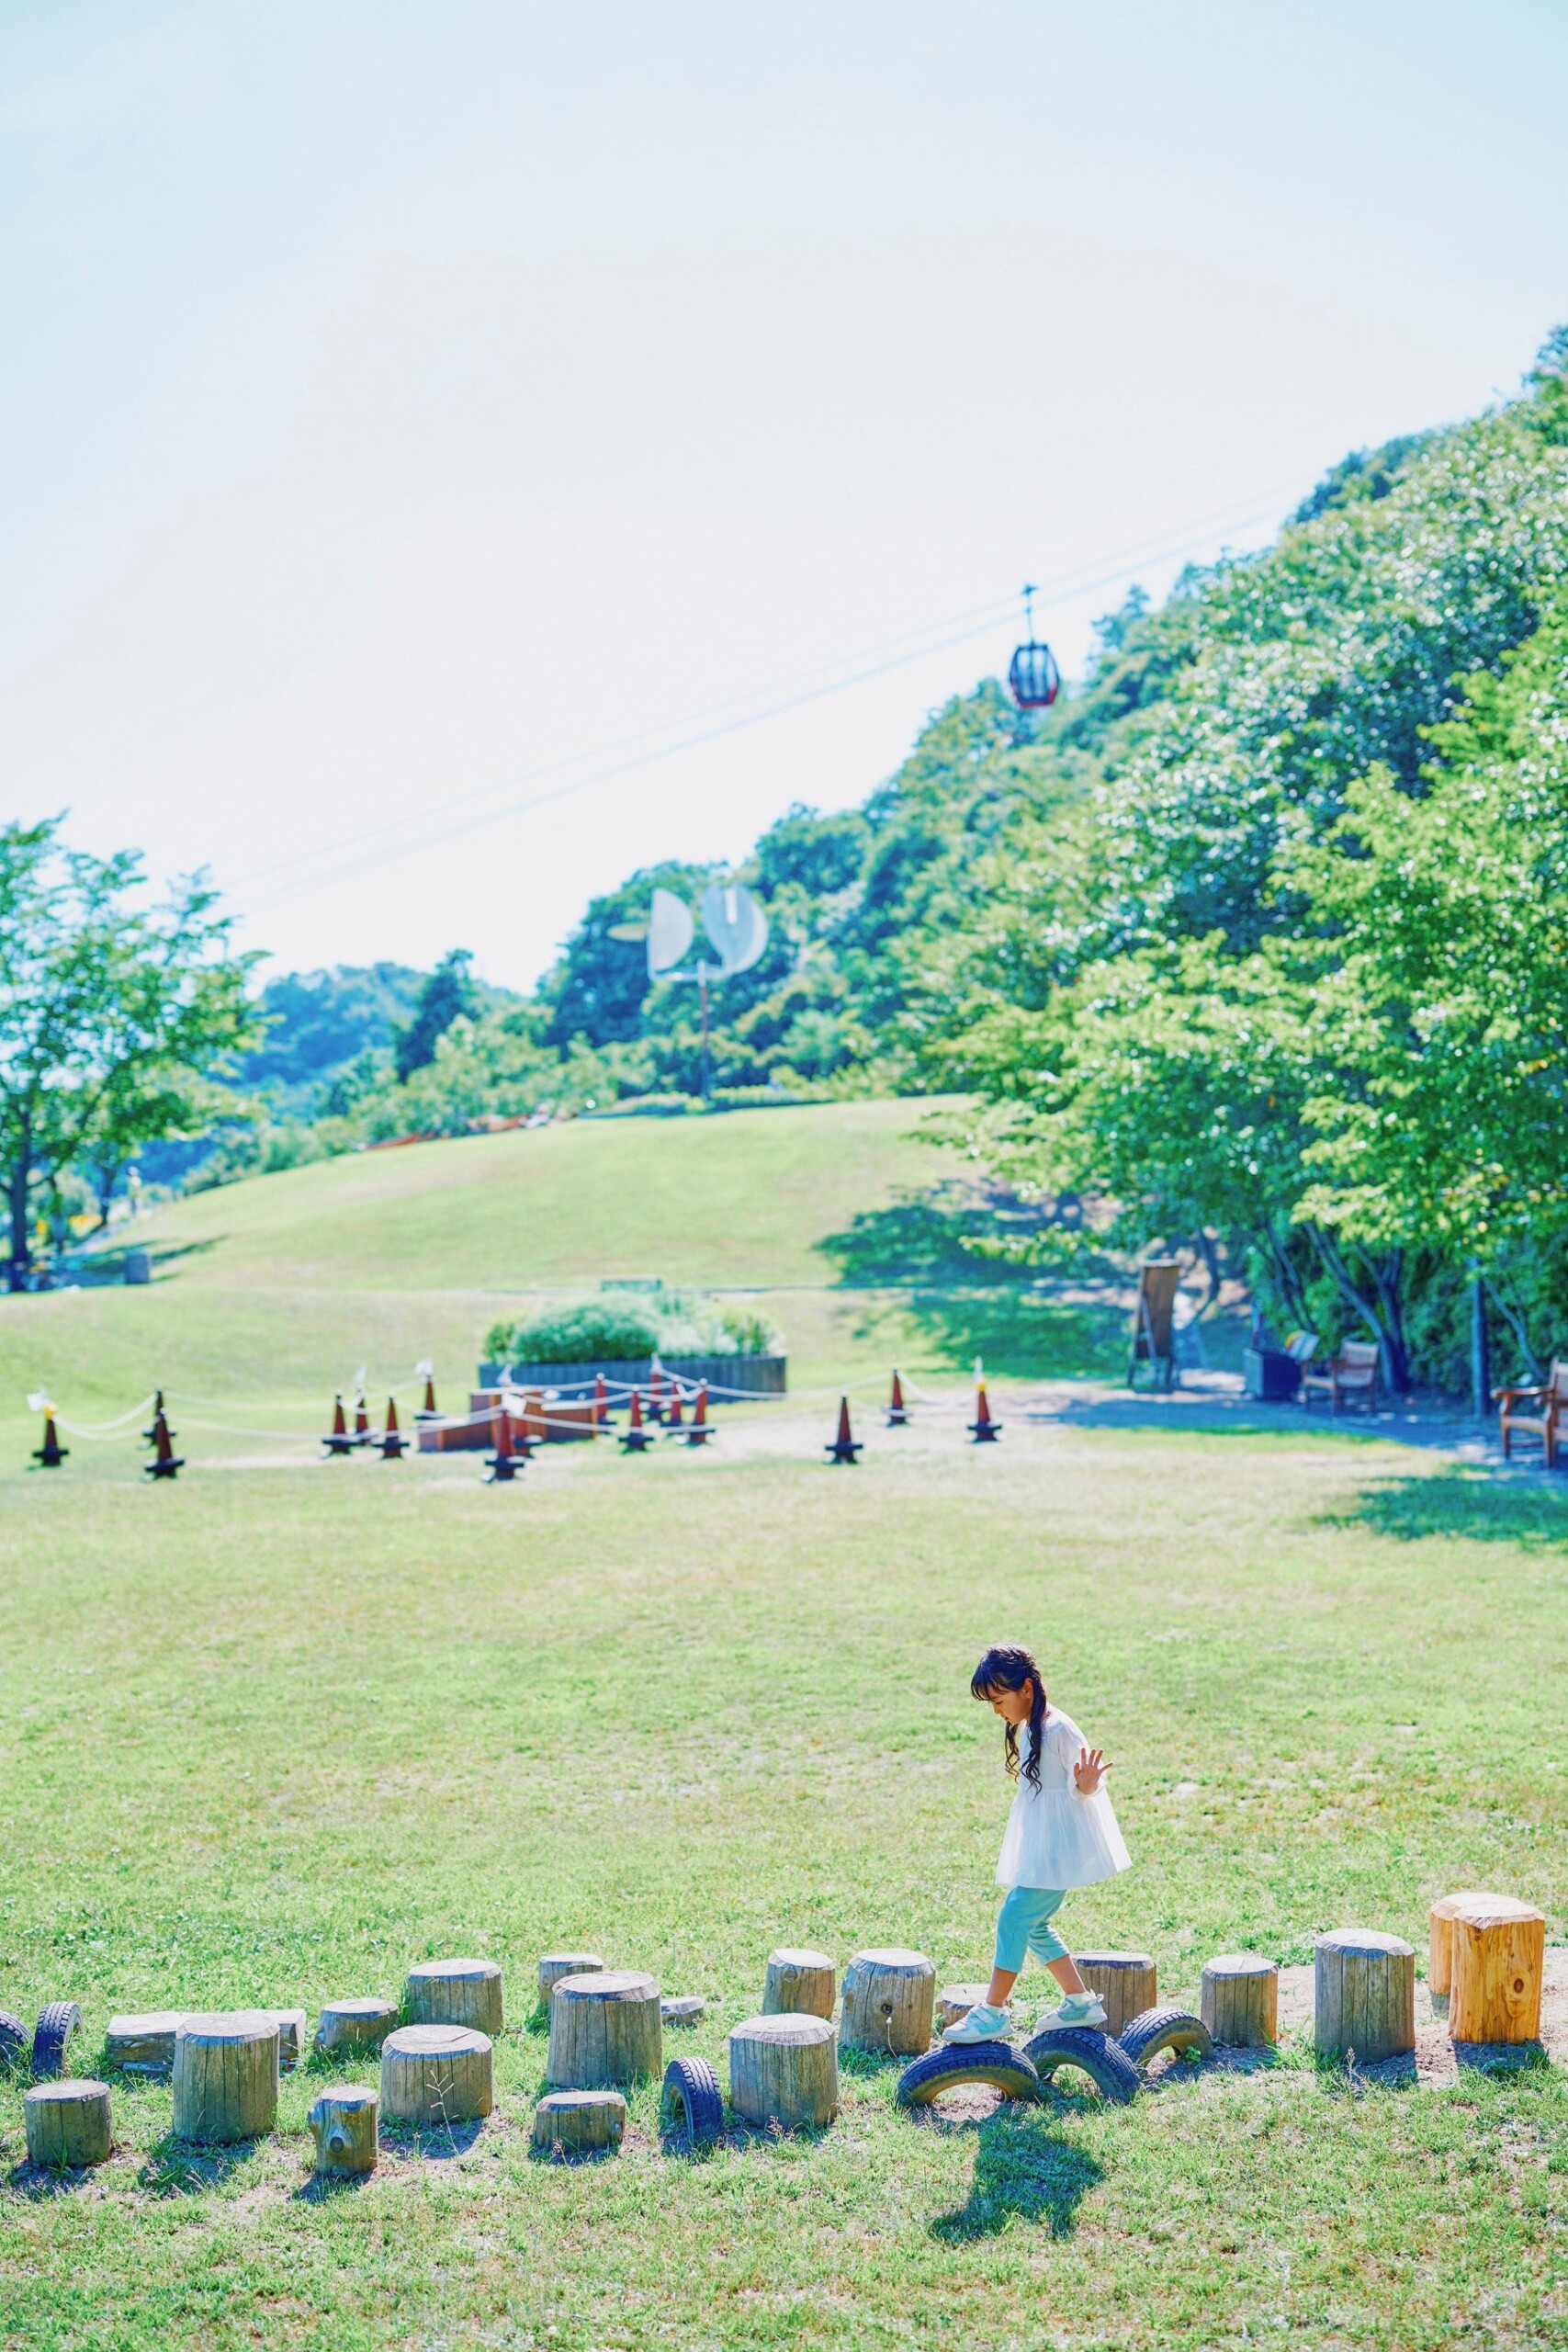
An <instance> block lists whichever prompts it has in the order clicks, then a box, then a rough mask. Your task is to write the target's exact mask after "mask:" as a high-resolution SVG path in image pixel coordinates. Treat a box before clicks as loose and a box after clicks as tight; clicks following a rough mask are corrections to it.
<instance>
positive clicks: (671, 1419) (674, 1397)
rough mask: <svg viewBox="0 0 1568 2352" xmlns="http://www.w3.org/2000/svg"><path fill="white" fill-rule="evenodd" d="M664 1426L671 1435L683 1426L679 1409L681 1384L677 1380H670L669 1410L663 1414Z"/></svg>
mask: <svg viewBox="0 0 1568 2352" xmlns="http://www.w3.org/2000/svg"><path fill="white" fill-rule="evenodd" d="M664 1426H665V1428H666V1429H667V1430H669V1431H670V1432H671V1436H672V1435H673V1434H674V1432H675V1431H676V1430H678V1429H681V1428H682V1426H683V1417H682V1411H681V1384H680V1382H679V1381H678V1380H672V1381H671V1384H670V1410H669V1411H668V1412H667V1413H666V1414H665V1416H664Z"/></svg>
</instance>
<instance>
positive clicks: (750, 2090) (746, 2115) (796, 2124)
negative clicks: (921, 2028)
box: [729, 1977, 930, 2131]
mask: <svg viewBox="0 0 1568 2352" xmlns="http://www.w3.org/2000/svg"><path fill="white" fill-rule="evenodd" d="M845 1983H846V1985H847V1984H848V1978H847V1977H846V1979H845ZM928 1997H929V1996H928ZM929 2038H930V2037H929V2036H928V2039H929ZM729 2103H730V2105H731V2106H732V2107H733V2108H734V2109H735V2112H736V2114H737V2115H739V2116H740V2117H741V2118H742V2120H744V2121H746V2122H747V2123H778V2124H782V2125H783V2126H784V2130H785V2131H799V2130H801V2128H802V2127H803V2126H807V2125H812V2124H823V2123H831V2121H832V2120H833V2118H834V2116H835V2115H836V2114H837V2113H838V2111H839V2049H838V2042H837V2041H836V2040H835V2038H834V2033H833V2023H832V2019H831V2018H818V2017H811V2016H808V2015H806V2014H803V2013H801V2012H799V2011H793V2012H787V2013H785V2014H784V2015H783V2016H777V2015H775V2016H773V2017H762V2018H748V2019H747V2021H746V2023H745V2024H744V2025H738V2026H737V2027H736V2028H735V2030H734V2032H733V2033H732V2034H731V2035H730V2037H729Z"/></svg>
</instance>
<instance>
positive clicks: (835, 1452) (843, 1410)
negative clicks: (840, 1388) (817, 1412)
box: [822, 1397, 861, 1462]
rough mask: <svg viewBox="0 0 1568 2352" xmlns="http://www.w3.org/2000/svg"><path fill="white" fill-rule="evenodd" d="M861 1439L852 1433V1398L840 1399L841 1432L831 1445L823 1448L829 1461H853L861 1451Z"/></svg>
mask: <svg viewBox="0 0 1568 2352" xmlns="http://www.w3.org/2000/svg"><path fill="white" fill-rule="evenodd" d="M860 1450H861V1449H860V1440H859V1438H856V1437H852V1436H851V1435H850V1400H849V1398H848V1397H840V1399H839V1434H838V1436H837V1437H836V1438H835V1439H834V1440H833V1442H832V1444H831V1445H825V1446H824V1447H823V1449H822V1451H823V1453H825V1454H826V1455H827V1457H828V1459H829V1462H853V1461H854V1460H855V1458H856V1456H857V1455H858V1454H859V1453H860Z"/></svg>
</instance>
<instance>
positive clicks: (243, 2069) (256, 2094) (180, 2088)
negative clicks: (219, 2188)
mask: <svg viewBox="0 0 1568 2352" xmlns="http://www.w3.org/2000/svg"><path fill="white" fill-rule="evenodd" d="M276 2120H277V2018H276V2012H275V2011H273V2010H271V2009H230V2010H226V2011H222V2012H220V2013H218V2014H217V2015H214V2016H197V2017H188V2016H187V2017H182V2018H181V2019H180V2021H179V2025H178V2026H177V2028H176V2029H175V2139H176V2140H194V2141H195V2142H196V2143H197V2145H198V2146H201V2147H211V2146H222V2145H224V2144H225V2143H228V2142H230V2141H232V2140H257V2139H260V2137H261V2136H262V2134H263V2133H264V2132H265V2131H271V2130H272V2127H273V2125H274V2124H275V2123H276Z"/></svg>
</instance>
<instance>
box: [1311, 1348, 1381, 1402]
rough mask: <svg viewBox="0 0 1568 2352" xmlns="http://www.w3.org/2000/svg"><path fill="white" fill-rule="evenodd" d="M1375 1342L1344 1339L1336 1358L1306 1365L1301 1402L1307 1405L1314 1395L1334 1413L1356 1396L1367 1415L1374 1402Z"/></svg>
mask: <svg viewBox="0 0 1568 2352" xmlns="http://www.w3.org/2000/svg"><path fill="white" fill-rule="evenodd" d="M1377 1394H1378V1343H1377V1341H1376V1340H1344V1341H1343V1342H1342V1343H1341V1345H1340V1349H1339V1353H1338V1354H1337V1356H1334V1357H1331V1358H1330V1360H1329V1362H1328V1363H1309V1364H1308V1365H1307V1366H1306V1368H1305V1370H1304V1371H1303V1374H1302V1403H1303V1405H1310V1404H1311V1403H1312V1400H1313V1398H1314V1396H1324V1397H1327V1399H1328V1409H1329V1411H1330V1412H1331V1413H1337V1411H1338V1410H1339V1408H1340V1405H1341V1404H1342V1403H1344V1402H1346V1401H1347V1400H1348V1399H1349V1398H1352V1397H1359V1398H1360V1400H1361V1402H1362V1403H1363V1404H1364V1405H1365V1407H1366V1408H1367V1410H1368V1412H1369V1413H1370V1412H1371V1409H1372V1407H1373V1406H1374V1405H1375V1404H1376V1403H1377Z"/></svg>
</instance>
